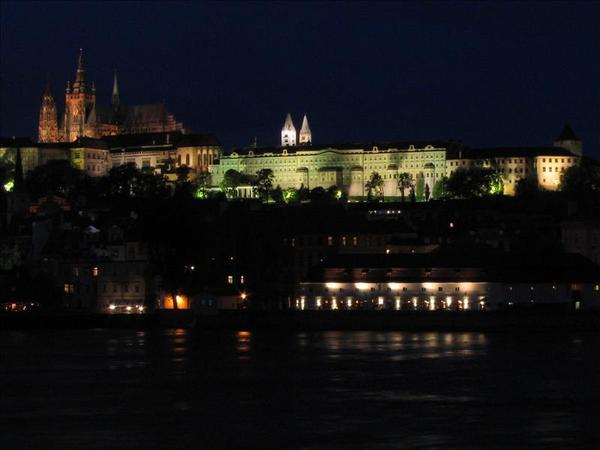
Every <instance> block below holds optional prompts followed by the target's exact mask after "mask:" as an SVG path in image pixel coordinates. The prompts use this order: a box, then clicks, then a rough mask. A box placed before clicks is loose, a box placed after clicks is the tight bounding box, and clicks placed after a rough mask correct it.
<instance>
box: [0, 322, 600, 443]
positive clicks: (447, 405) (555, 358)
mask: <svg viewBox="0 0 600 450" xmlns="http://www.w3.org/2000/svg"><path fill="white" fill-rule="evenodd" d="M599 357H600V336H599V335H596V334H581V335H571V334H560V335H553V334H550V333H547V334H545V333H540V334H530V335H528V334H522V335H506V334H481V333H405V332H370V331H369V332H355V331H349V332H338V331H335V332H320V333H292V332H290V333H287V334H286V333H267V332H264V333H261V332H248V331H239V332H222V333H215V332H210V333H209V332H202V331H198V330H191V331H190V330H183V329H179V330H150V331H134V330H101V329H99V330H76V331H58V332H54V331H44V332H30V331H28V332H2V333H0V358H1V360H0V363H1V364H0V389H1V390H0V429H1V432H0V448H1V449H46V448H58V449H63V450H66V449H78V450H79V449H82V450H87V449H103V450H105V449H123V450H126V449H177V448H198V449H209V448H227V449H229V448H232V449H233V448H239V449H246V448H247V449H267V448H273V449H281V448H289V449H328V448H331V449H342V448H344V449H393V448H403V449H429V448H452V449H482V448H485V449H500V448H502V449H515V448H528V449H531V448H540V449H541V448H561V449H563V448H598V445H599V444H598V442H599V441H600V419H599V415H598V413H599V409H600V369H599V366H598V364H597V361H598V359H599Z"/></svg>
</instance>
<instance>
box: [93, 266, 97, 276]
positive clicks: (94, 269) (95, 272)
mask: <svg viewBox="0 0 600 450" xmlns="http://www.w3.org/2000/svg"><path fill="white" fill-rule="evenodd" d="M92 275H93V276H95V277H97V276H98V268H97V267H92Z"/></svg>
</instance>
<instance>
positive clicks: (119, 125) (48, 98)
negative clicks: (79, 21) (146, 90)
mask: <svg viewBox="0 0 600 450" xmlns="http://www.w3.org/2000/svg"><path fill="white" fill-rule="evenodd" d="M59 116H60V115H59V114H58V109H57V107H56V102H55V100H54V96H53V94H52V91H51V89H50V85H49V84H48V85H47V86H46V89H45V91H44V94H43V96H42V105H41V107H40V119H39V126H38V139H39V141H40V142H73V141H75V140H77V139H78V138H81V137H91V138H99V137H102V136H110V135H116V134H134V133H149V132H164V131H182V130H183V125H182V124H181V123H179V122H177V121H176V119H175V117H174V116H173V114H171V113H169V112H168V111H167V109H166V107H165V105H164V104H162V103H157V104H149V105H132V106H126V105H123V104H122V103H121V101H120V94H119V84H118V80H117V73H116V72H115V75H114V79H113V90H112V98H111V104H110V105H102V104H97V103H96V87H95V85H94V83H93V82H92V83H91V85H90V84H89V81H88V79H87V75H86V69H85V64H84V59H83V50H81V49H80V52H79V59H78V63H77V71H76V74H75V81H74V82H73V85H71V83H70V82H67V88H66V90H65V111H64V114H63V115H62V117H60V120H59Z"/></svg>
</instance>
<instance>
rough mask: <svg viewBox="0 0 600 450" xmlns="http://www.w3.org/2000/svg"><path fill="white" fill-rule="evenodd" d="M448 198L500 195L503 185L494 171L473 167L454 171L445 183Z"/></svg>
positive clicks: (500, 178)
mask: <svg viewBox="0 0 600 450" xmlns="http://www.w3.org/2000/svg"><path fill="white" fill-rule="evenodd" d="M446 189H447V193H448V196H450V197H452V198H474V197H483V196H488V195H501V194H502V193H503V192H504V183H503V181H502V176H501V175H500V173H498V172H496V171H495V170H494V169H488V168H479V167H473V168H469V169H463V168H460V169H458V170H455V171H454V172H453V173H452V175H450V178H448V181H447V183H446Z"/></svg>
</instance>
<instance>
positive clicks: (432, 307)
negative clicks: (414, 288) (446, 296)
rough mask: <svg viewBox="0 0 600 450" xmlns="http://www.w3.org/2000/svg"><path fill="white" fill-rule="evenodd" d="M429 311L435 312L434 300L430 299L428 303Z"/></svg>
mask: <svg viewBox="0 0 600 450" xmlns="http://www.w3.org/2000/svg"><path fill="white" fill-rule="evenodd" d="M429 310H430V311H435V298H434V297H431V301H430V302H429Z"/></svg>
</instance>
